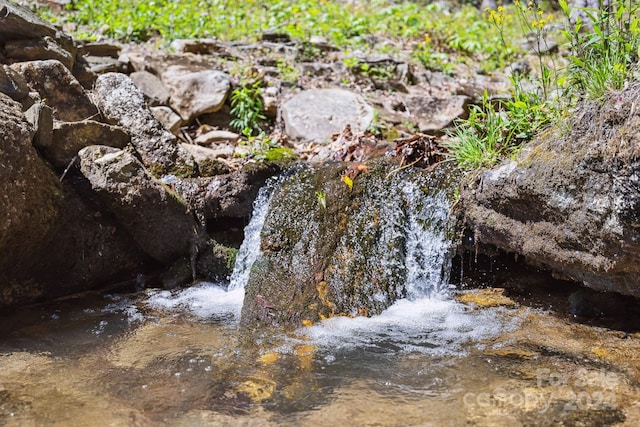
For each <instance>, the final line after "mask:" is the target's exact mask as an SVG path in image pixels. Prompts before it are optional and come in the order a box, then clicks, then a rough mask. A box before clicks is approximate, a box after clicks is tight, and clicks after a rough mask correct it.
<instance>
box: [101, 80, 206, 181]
mask: <svg viewBox="0 0 640 427" xmlns="http://www.w3.org/2000/svg"><path fill="white" fill-rule="evenodd" d="M94 95H95V99H96V104H97V105H98V106H99V107H100V111H102V113H103V114H104V116H105V118H106V119H107V120H109V121H110V122H111V123H114V124H118V125H119V126H121V127H122V128H123V129H124V130H125V131H126V132H127V133H129V135H131V143H132V145H133V146H134V147H135V149H136V151H137V152H138V153H139V154H140V157H141V159H142V162H143V163H144V165H145V166H146V167H147V168H149V170H150V171H151V173H152V174H153V175H155V176H161V175H165V174H173V175H177V176H192V175H195V174H196V172H197V167H196V164H195V161H194V160H193V157H191V155H189V153H187V152H186V151H184V150H183V149H182V148H181V147H180V146H179V144H178V142H177V139H176V137H175V136H174V135H173V134H172V133H171V132H169V131H168V130H167V129H165V128H164V127H163V126H162V124H160V122H159V121H158V120H157V119H156V118H155V117H154V115H153V114H152V113H151V111H150V110H149V107H148V106H147V104H146V103H145V101H144V96H143V95H142V92H140V91H139V90H138V88H136V86H135V85H134V84H133V82H132V81H131V79H130V78H129V77H127V76H126V75H124V74H117V73H107V74H103V75H101V76H100V77H98V80H97V81H96V86H95V89H94Z"/></svg>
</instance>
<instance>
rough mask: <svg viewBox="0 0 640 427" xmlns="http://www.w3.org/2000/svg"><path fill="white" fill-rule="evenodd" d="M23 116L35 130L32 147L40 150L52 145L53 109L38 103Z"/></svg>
mask: <svg viewBox="0 0 640 427" xmlns="http://www.w3.org/2000/svg"><path fill="white" fill-rule="evenodd" d="M25 116H26V117H27V120H29V122H30V123H31V124H32V125H33V128H34V129H36V134H35V136H34V137H33V145H34V146H35V147H37V148H39V149H41V150H46V149H49V147H51V145H52V143H53V108H51V107H49V106H48V105H45V104H43V103H41V102H38V103H36V104H33V105H32V106H31V108H29V109H28V110H27V111H26V112H25Z"/></svg>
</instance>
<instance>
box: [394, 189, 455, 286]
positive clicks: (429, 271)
mask: <svg viewBox="0 0 640 427" xmlns="http://www.w3.org/2000/svg"><path fill="white" fill-rule="evenodd" d="M401 191H402V193H403V194H404V196H405V200H406V203H407V216H406V226H405V230H406V258H405V267H406V269H407V279H406V292H407V297H408V298H409V299H416V298H421V297H428V296H431V295H432V294H433V293H434V292H435V293H439V292H442V291H444V290H446V289H447V287H448V286H447V285H448V281H449V271H450V268H451V256H450V254H451V240H450V239H448V238H447V235H446V234H447V228H448V227H447V223H448V221H449V211H450V209H451V203H450V201H449V200H448V198H447V197H446V194H445V193H444V192H442V191H439V192H435V194H430V195H427V196H426V197H425V195H424V194H422V192H421V190H420V188H419V186H418V185H416V183H415V182H406V183H405V184H404V185H402V187H401Z"/></svg>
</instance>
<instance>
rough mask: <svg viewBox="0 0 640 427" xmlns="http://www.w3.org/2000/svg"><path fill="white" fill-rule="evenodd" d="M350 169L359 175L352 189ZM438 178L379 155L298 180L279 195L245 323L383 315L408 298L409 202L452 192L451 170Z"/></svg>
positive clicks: (292, 322)
mask: <svg viewBox="0 0 640 427" xmlns="http://www.w3.org/2000/svg"><path fill="white" fill-rule="evenodd" d="M354 168H359V169H358V172H354V171H355V170H356V169H354ZM346 174H350V175H351V176H352V177H353V178H352V186H351V187H350V186H349V185H347V184H346V183H345V180H343V177H344V176H345V175H346ZM436 175H437V174H434V175H429V174H425V173H424V172H423V171H420V170H416V169H406V170H401V171H400V170H399V167H398V165H395V164H393V163H392V162H391V161H388V160H375V161H371V162H369V163H368V164H366V165H364V164H345V163H333V164H328V165H324V166H318V167H315V168H308V169H305V170H303V171H301V172H299V173H297V174H294V175H293V176H291V177H290V178H289V179H288V180H286V181H285V182H284V183H282V184H281V185H280V186H278V187H277V188H276V189H275V190H274V192H273V195H272V202H271V205H270V209H269V213H268V214H267V217H266V219H265V223H264V226H263V229H262V233H261V251H262V254H261V256H259V257H258V259H257V260H256V262H255V264H254V265H253V268H252V271H251V274H250V278H249V282H248V284H247V287H246V297H245V303H244V307H243V314H242V316H243V322H244V323H245V324H249V325H251V324H278V325H285V326H299V325H301V324H303V323H307V322H315V321H318V320H320V319H323V318H328V317H332V316H337V315H348V316H358V315H375V314H378V313H380V312H381V311H382V310H384V309H385V308H387V307H388V306H389V305H391V304H392V303H393V302H394V301H395V300H397V299H399V298H402V297H405V296H406V295H407V290H406V289H405V282H406V279H407V277H408V274H409V272H408V271H407V265H406V256H407V236H406V229H407V227H408V221H409V220H410V213H409V209H410V207H409V205H414V206H417V205H420V204H421V203H423V202H422V199H423V198H425V197H427V196H428V194H429V193H430V192H439V191H441V189H444V188H447V189H448V188H449V185H450V184H451V180H450V179H449V177H448V175H447V173H443V172H442V173H439V176H438V177H437V178H435V177H436ZM408 185H411V186H413V187H415V189H416V194H419V195H417V196H416V197H415V200H409V199H411V198H412V197H413V196H411V197H409V192H407V191H406V190H405V189H404V187H405V186H408ZM446 192H447V193H448V194H450V195H452V194H453V191H449V190H447V191H446ZM411 194H414V193H411ZM417 208H418V209H419V208H421V207H417ZM411 209H413V208H411ZM425 222H427V221H425ZM423 225H425V226H427V227H428V226H430V225H429V224H423Z"/></svg>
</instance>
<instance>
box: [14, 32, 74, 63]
mask: <svg viewBox="0 0 640 427" xmlns="http://www.w3.org/2000/svg"><path fill="white" fill-rule="evenodd" d="M4 51H5V54H6V55H7V56H8V57H9V58H13V59H17V60H20V61H35V60H43V59H56V60H58V61H60V62H61V63H62V64H63V65H64V66H65V67H67V69H69V70H72V69H73V63H74V61H75V56H74V55H73V54H71V53H70V52H68V51H66V50H65V49H64V48H63V47H62V46H60V45H59V44H58V43H57V42H56V41H55V40H54V39H53V38H52V37H49V36H46V37H43V38H41V39H36V40H31V39H29V40H12V41H8V42H7V43H5V45H4Z"/></svg>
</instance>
